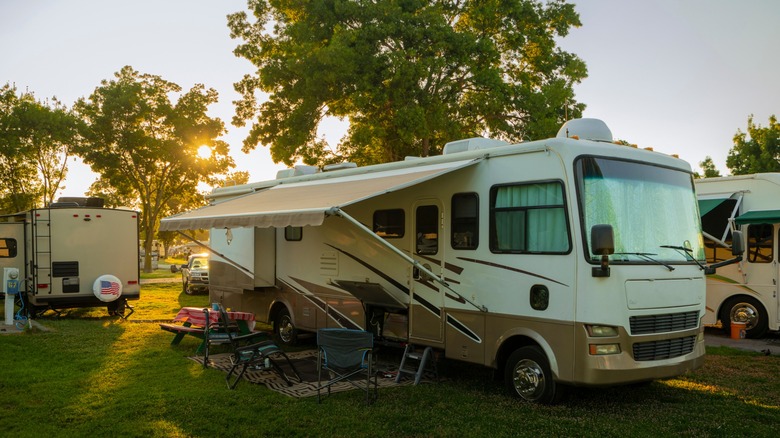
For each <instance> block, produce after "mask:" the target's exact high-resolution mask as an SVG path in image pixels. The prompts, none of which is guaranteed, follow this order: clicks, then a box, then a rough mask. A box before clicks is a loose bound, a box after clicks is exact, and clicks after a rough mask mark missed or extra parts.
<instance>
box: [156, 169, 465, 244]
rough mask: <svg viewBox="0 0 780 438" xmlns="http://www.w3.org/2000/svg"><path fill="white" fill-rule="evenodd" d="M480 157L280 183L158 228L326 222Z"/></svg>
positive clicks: (169, 219)
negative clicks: (336, 211)
mask: <svg viewBox="0 0 780 438" xmlns="http://www.w3.org/2000/svg"><path fill="white" fill-rule="evenodd" d="M478 161H480V160H479V159H477V160H460V161H452V162H446V163H438V164H431V165H425V166H415V167H408V168H402V169H393V170H387V171H380V172H373V173H361V174H352V175H345V176H343V177H341V176H339V177H331V176H330V175H327V177H323V178H321V179H313V180H309V181H303V182H290V183H280V184H279V185H276V186H273V187H271V188H268V189H265V190H262V191H259V192H255V193H251V194H248V195H244V196H240V197H238V198H234V199H230V200H227V201H224V202H219V203H216V204H213V205H209V206H206V207H203V208H199V209H197V210H193V211H190V212H187V213H182V214H179V215H175V216H170V217H167V218H164V219H163V220H162V221H161V222H160V231H175V230H198V229H210V228H241V227H259V228H268V227H276V228H281V227H286V226H293V227H301V226H306V225H322V222H323V221H324V220H325V215H326V213H327V212H328V211H329V210H331V209H333V208H341V207H344V206H347V205H350V204H354V203H356V202H359V201H363V200H365V199H368V198H372V197H375V196H379V195H382V194H385V193H390V192H394V191H397V190H401V189H403V188H406V187H410V186H413V185H415V184H419V183H421V182H423V181H428V180H430V179H433V178H436V177H437V176H440V175H443V174H445V173H449V172H452V171H455V170H458V169H461V168H464V167H467V166H470V165H472V164H475V163H477V162H478Z"/></svg>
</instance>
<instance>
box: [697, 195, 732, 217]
mask: <svg viewBox="0 0 780 438" xmlns="http://www.w3.org/2000/svg"><path fill="white" fill-rule="evenodd" d="M726 199H729V198H716V199H699V216H701V217H704V215H705V214H707V213H709V212H711V211H712V210H714V209H715V207H717V206H719V205H720V204H723V201H725V200H726Z"/></svg>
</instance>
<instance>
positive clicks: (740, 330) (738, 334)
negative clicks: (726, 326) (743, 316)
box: [731, 321, 747, 339]
mask: <svg viewBox="0 0 780 438" xmlns="http://www.w3.org/2000/svg"><path fill="white" fill-rule="evenodd" d="M746 328H747V324H745V323H744V322H734V321H732V322H731V339H745V329H746Z"/></svg>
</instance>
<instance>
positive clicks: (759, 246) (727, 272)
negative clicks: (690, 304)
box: [696, 173, 780, 338]
mask: <svg viewBox="0 0 780 438" xmlns="http://www.w3.org/2000/svg"><path fill="white" fill-rule="evenodd" d="M696 191H697V193H698V198H699V209H700V213H701V221H702V229H703V235H704V246H705V253H706V254H707V261H708V262H710V263H719V262H722V261H723V260H724V259H727V258H729V257H730V250H731V245H732V235H733V232H734V231H736V230H741V231H742V235H743V236H745V241H746V242H745V243H746V252H745V257H743V258H742V260H741V261H740V262H739V263H738V264H733V265H731V266H726V267H723V268H721V269H718V272H717V274H715V275H708V276H707V313H706V314H705V316H704V323H705V324H710V325H714V324H717V323H718V321H720V323H721V325H722V326H723V328H724V329H725V330H726V332H729V331H730V327H731V325H732V323H734V322H740V323H745V324H746V335H747V337H749V338H760V337H763V336H764V335H765V334H766V333H767V330H780V300H778V297H777V295H778V280H780V278H779V277H780V276H779V275H778V274H779V273H778V269H779V268H778V261H779V260H780V258H778V247H777V245H778V241H779V240H780V239H778V237H780V173H759V174H754V175H739V176H727V177H720V178H704V179H697V180H696Z"/></svg>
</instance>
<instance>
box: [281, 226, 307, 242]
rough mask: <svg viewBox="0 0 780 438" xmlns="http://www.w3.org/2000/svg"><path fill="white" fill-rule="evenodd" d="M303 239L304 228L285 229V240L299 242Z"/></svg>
mask: <svg viewBox="0 0 780 438" xmlns="http://www.w3.org/2000/svg"><path fill="white" fill-rule="evenodd" d="M301 239H303V227H284V240H286V241H288V242H299V241H300V240H301Z"/></svg>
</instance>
